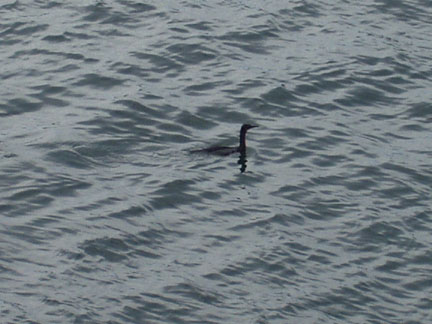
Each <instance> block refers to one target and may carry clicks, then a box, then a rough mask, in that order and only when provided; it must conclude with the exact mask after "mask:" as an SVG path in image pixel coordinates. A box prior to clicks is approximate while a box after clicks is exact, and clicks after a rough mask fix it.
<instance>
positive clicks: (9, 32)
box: [0, 22, 49, 37]
mask: <svg viewBox="0 0 432 324" xmlns="http://www.w3.org/2000/svg"><path fill="white" fill-rule="evenodd" d="M28 25H29V23H24V22H17V23H14V24H12V25H9V28H7V29H6V30H4V31H2V32H1V33H0V36H2V37H15V36H30V35H32V34H36V33H42V32H44V31H46V30H47V29H48V28H49V25H48V24H38V25H32V26H28Z"/></svg>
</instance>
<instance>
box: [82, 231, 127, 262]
mask: <svg viewBox="0 0 432 324" xmlns="http://www.w3.org/2000/svg"><path fill="white" fill-rule="evenodd" d="M80 249H81V250H82V251H83V253H85V254H86V255H87V256H90V257H101V258H103V259H104V260H105V261H107V262H114V263H116V262H123V261H125V260H126V259H127V258H128V257H127V255H125V254H126V252H127V251H128V250H129V248H128V246H127V245H126V244H125V243H124V242H123V240H121V239H117V238H109V237H105V238H99V239H92V240H86V241H85V242H84V243H82V244H81V245H80Z"/></svg>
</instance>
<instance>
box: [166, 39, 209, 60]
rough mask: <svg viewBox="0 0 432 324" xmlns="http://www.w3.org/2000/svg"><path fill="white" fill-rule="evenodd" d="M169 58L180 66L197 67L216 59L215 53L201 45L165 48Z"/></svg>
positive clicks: (177, 45)
mask: <svg viewBox="0 0 432 324" xmlns="http://www.w3.org/2000/svg"><path fill="white" fill-rule="evenodd" d="M166 49H167V51H168V52H169V53H171V57H172V58H174V59H175V60H176V61H178V62H181V63H182V64H193V65H199V64H202V63H203V62H205V61H211V60H213V59H215V58H216V55H217V52H216V51H215V50H213V49H210V48H208V47H206V46H203V45H201V44H174V45H170V46H168V47H167V48H166Z"/></svg>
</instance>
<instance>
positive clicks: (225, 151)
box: [190, 124, 258, 156]
mask: <svg viewBox="0 0 432 324" xmlns="http://www.w3.org/2000/svg"><path fill="white" fill-rule="evenodd" d="M255 127H258V126H256V125H249V124H243V125H242V127H241V128H240V143H239V146H211V147H208V148H205V149H200V150H193V151H190V153H208V154H214V155H219V156H228V155H231V154H233V153H240V155H244V156H245V155H246V132H247V131H248V130H249V129H251V128H255Z"/></svg>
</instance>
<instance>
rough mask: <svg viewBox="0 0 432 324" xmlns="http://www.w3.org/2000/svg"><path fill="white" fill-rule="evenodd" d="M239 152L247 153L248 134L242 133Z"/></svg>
mask: <svg viewBox="0 0 432 324" xmlns="http://www.w3.org/2000/svg"><path fill="white" fill-rule="evenodd" d="M239 151H240V153H241V152H243V153H244V152H246V132H242V131H240V145H239Z"/></svg>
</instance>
